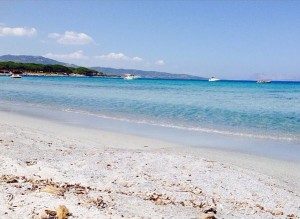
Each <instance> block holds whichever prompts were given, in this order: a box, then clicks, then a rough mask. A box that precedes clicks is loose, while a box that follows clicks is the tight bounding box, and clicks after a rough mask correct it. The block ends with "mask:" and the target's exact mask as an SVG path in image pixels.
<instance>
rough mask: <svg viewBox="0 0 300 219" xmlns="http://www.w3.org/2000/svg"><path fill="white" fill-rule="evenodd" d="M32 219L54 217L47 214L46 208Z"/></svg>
mask: <svg viewBox="0 0 300 219" xmlns="http://www.w3.org/2000/svg"><path fill="white" fill-rule="evenodd" d="M55 213H56V212H55ZM34 219H54V216H51V215H48V214H47V212H46V210H42V211H41V212H40V213H39V214H38V215H37V216H35V217H34Z"/></svg>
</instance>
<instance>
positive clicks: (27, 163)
mask: <svg viewBox="0 0 300 219" xmlns="http://www.w3.org/2000/svg"><path fill="white" fill-rule="evenodd" d="M25 163H26V165H27V166H32V165H35V164H37V161H36V160H28V161H26V162H25Z"/></svg>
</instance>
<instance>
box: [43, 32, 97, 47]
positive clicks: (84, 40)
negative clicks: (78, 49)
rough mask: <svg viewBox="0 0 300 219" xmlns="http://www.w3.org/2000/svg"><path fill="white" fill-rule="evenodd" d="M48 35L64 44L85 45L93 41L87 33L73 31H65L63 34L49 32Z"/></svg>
mask: <svg viewBox="0 0 300 219" xmlns="http://www.w3.org/2000/svg"><path fill="white" fill-rule="evenodd" d="M48 37H49V38H51V39H55V40H56V42H58V43H59V44H64V45H85V44H89V43H91V42H93V41H94V40H93V38H92V37H90V36H89V35H87V34H85V33H77V32H74V31H66V32H65V33H64V34H59V33H50V34H49V35H48Z"/></svg>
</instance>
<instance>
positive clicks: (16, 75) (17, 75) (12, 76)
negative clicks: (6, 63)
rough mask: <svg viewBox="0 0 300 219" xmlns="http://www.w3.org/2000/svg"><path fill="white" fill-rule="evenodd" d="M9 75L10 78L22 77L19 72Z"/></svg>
mask: <svg viewBox="0 0 300 219" xmlns="http://www.w3.org/2000/svg"><path fill="white" fill-rule="evenodd" d="M10 77H11V78H22V76H21V75H19V74H12V75H11V76H10Z"/></svg>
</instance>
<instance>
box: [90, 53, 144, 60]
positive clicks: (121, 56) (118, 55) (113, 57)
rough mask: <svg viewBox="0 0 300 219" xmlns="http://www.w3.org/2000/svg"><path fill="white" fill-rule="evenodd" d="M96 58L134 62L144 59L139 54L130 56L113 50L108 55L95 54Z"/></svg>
mask: <svg viewBox="0 0 300 219" xmlns="http://www.w3.org/2000/svg"><path fill="white" fill-rule="evenodd" d="M95 58H96V59H102V60H106V61H134V62H141V61H143V59H142V58H140V57H137V56H135V57H129V56H126V55H125V54H123V53H115V52H111V53H109V54H106V55H100V56H95Z"/></svg>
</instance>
